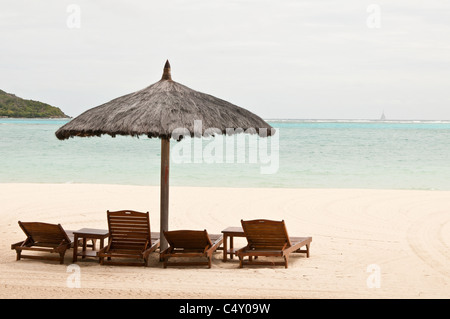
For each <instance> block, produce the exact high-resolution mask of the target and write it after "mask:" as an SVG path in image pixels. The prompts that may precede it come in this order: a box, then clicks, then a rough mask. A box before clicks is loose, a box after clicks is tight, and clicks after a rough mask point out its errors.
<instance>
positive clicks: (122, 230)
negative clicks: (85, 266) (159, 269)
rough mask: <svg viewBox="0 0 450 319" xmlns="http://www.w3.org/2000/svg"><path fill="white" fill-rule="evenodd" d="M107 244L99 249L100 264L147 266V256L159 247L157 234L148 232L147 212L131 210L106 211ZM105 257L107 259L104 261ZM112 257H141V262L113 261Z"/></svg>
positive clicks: (148, 220) (148, 218)
mask: <svg viewBox="0 0 450 319" xmlns="http://www.w3.org/2000/svg"><path fill="white" fill-rule="evenodd" d="M107 218H108V228H109V238H108V245H107V246H106V247H104V248H103V249H100V250H99V252H98V256H99V258H100V264H102V265H103V264H112V265H141V266H142V265H143V266H147V262H148V256H149V255H150V253H151V252H154V251H155V250H156V249H157V248H158V247H159V239H158V237H159V234H158V233H151V232H150V217H149V213H148V212H146V213H141V212H136V211H132V210H121V211H116V212H110V211H109V210H108V211H107ZM105 258H107V260H106V261H105ZM112 258H120V259H121V260H123V259H124V258H126V259H141V260H142V261H141V262H126V261H122V262H115V261H111V259H112Z"/></svg>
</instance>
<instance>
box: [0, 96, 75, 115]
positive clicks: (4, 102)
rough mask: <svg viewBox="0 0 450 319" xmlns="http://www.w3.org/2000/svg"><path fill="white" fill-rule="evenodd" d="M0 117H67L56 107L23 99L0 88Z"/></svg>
mask: <svg viewBox="0 0 450 319" xmlns="http://www.w3.org/2000/svg"><path fill="white" fill-rule="evenodd" d="M0 117H24V118H67V117H69V116H67V115H66V114H64V112H63V111H61V110H60V109H59V108H58V107H55V106H51V105H49V104H46V103H42V102H39V101H33V100H25V99H22V98H20V97H17V96H15V95H14V94H10V93H6V92H4V91H2V90H0Z"/></svg>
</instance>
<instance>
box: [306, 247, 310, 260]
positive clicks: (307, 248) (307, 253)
mask: <svg viewBox="0 0 450 319" xmlns="http://www.w3.org/2000/svg"><path fill="white" fill-rule="evenodd" d="M306 258H309V245H306Z"/></svg>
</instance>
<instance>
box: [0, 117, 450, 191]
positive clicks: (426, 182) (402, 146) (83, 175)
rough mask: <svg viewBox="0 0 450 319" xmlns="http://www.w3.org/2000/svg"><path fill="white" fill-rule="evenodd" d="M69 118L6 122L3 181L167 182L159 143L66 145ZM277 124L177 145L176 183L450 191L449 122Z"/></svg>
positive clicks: (1, 144) (2, 125)
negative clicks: (265, 130)
mask: <svg viewBox="0 0 450 319" xmlns="http://www.w3.org/2000/svg"><path fill="white" fill-rule="evenodd" d="M66 122H67V120H48V119H47V120H41V119H39V120H35V119H32V120H31V119H0V154H1V156H0V183H97V184H103V183H106V184H128V185H159V179H160V140H159V139H148V138H147V137H141V138H132V137H122V136H117V137H116V138H111V137H109V136H107V135H105V136H102V137H93V138H71V139H68V140H65V141H60V140H58V139H57V138H56V137H55V134H54V133H55V131H56V130H57V129H58V128H59V127H60V126H62V125H63V124H64V123H66ZM268 122H269V123H270V124H271V125H272V126H273V127H275V128H276V129H277V132H278V135H277V137H276V138H270V139H263V140H261V139H259V138H256V136H255V137H254V138H255V139H253V140H252V139H251V138H249V137H248V135H246V137H245V138H244V139H241V141H242V140H243V141H244V142H245V145H244V144H239V143H238V138H240V137H237V136H235V137H233V138H228V139H227V140H223V139H222V140H220V139H216V140H214V139H204V140H203V141H201V140H199V139H197V141H194V140H192V139H190V138H187V139H184V140H183V142H182V143H184V144H177V142H172V143H171V148H172V153H171V155H172V158H171V172H170V184H171V185H179V186H219V187H288V188H374V189H424V190H450V121H353V120H351V121H350V120H349V121H345V120H336V121H333V120H326V121H321V120H268ZM242 136H244V135H241V137H242ZM199 141H200V142H201V143H200V144H199ZM220 141H222V142H223V143H222V144H220V143H219V142H220ZM227 143H228V144H227ZM255 143H256V144H255ZM228 145H231V146H230V147H229V146H228ZM231 150H233V151H231ZM222 152H223V154H222ZM199 154H200V157H196V156H198V155H199ZM230 154H231V155H230ZM239 156H243V157H239ZM199 158H200V160H198V159H199ZM196 159H197V160H198V161H199V163H196V162H195V161H196ZM264 167H266V168H269V167H270V168H271V169H270V170H269V174H263V173H262V170H263V168H264ZM266 173H267V172H266Z"/></svg>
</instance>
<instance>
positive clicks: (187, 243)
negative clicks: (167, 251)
mask: <svg viewBox="0 0 450 319" xmlns="http://www.w3.org/2000/svg"><path fill="white" fill-rule="evenodd" d="M164 236H165V237H166V239H167V242H168V243H169V245H170V247H172V248H174V249H194V250H204V249H205V248H206V249H207V248H210V247H211V246H212V243H211V239H210V238H209V235H208V232H207V231H206V230H172V231H165V232H164Z"/></svg>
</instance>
